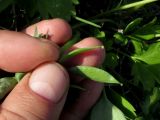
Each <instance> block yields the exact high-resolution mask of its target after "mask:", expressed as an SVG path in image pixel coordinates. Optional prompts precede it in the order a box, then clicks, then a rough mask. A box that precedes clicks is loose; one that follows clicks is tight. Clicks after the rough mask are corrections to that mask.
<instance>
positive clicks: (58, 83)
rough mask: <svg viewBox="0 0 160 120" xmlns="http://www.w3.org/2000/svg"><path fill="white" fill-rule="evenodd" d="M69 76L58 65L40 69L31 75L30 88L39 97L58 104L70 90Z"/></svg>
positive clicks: (50, 64)
mask: <svg viewBox="0 0 160 120" xmlns="http://www.w3.org/2000/svg"><path fill="white" fill-rule="evenodd" d="M68 84H69V82H68V76H67V74H66V73H65V71H64V69H63V68H62V67H61V66H60V65H59V64H57V63H48V64H45V65H42V66H40V67H38V68H37V69H36V70H35V71H34V72H33V73H32V75H31V77H30V81H29V87H30V88H31V90H32V91H33V92H35V93H36V94H38V95H39V96H41V97H43V98H45V99H48V100H50V101H52V102H54V103H57V102H58V101H59V100H60V99H61V98H62V97H63V95H64V93H65V92H66V90H67V88H68V86H69V85H68Z"/></svg>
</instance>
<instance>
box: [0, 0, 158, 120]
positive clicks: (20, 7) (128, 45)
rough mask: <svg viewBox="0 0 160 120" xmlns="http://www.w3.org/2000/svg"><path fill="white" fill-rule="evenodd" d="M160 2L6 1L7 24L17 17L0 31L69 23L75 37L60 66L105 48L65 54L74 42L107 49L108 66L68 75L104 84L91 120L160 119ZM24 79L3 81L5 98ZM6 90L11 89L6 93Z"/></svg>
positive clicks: (2, 7) (1, 5) (2, 8)
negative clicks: (90, 41)
mask: <svg viewBox="0 0 160 120" xmlns="http://www.w3.org/2000/svg"><path fill="white" fill-rule="evenodd" d="M157 3H158V2H157V0H119V1H113V0H107V1H106V0H102V1H101V2H99V1H98V0H87V1H86V0H81V1H78V0H45V1H44V0H23V1H21V0H1V1H0V17H3V19H8V17H7V16H8V13H10V15H11V16H12V17H11V18H10V19H8V21H3V20H2V21H0V26H1V28H3V29H4V27H5V28H6V29H14V30H17V29H19V28H23V27H24V26H26V25H29V24H32V23H34V22H37V21H40V20H41V19H49V18H55V17H60V18H63V19H66V20H68V21H69V22H70V24H71V25H72V29H73V37H72V39H71V40H69V41H68V42H67V43H66V44H65V45H64V46H62V47H61V59H60V60H59V61H60V62H61V63H63V62H64V61H66V60H67V59H70V58H71V57H73V56H75V55H77V54H81V53H82V52H86V51H89V50H92V49H98V48H99V47H101V46H97V47H95V48H81V49H77V50H74V51H71V52H69V53H68V54H64V51H65V50H67V49H69V48H70V47H71V46H72V45H73V44H74V43H76V42H78V41H79V40H80V39H82V38H84V37H88V36H94V37H96V38H98V39H99V40H101V42H103V44H104V48H105V50H106V58H105V61H104V63H103V65H102V66H101V67H100V68H94V67H89V66H74V67H73V68H71V69H70V70H69V72H73V73H74V74H76V75H81V76H83V77H86V78H89V79H91V80H94V81H97V82H102V83H104V84H105V88H104V91H103V93H102V95H101V97H100V99H99V100H98V101H97V103H96V104H95V106H94V107H93V109H91V111H90V113H89V114H88V116H87V118H86V119H87V120H155V119H159V116H160V114H159V110H160V74H159V73H160V18H159V16H160V13H159V11H160V6H159V5H158V4H157ZM6 14H7V15H6ZM20 20H21V21H23V23H21V24H20V23H19V21H20ZM4 23H5V24H4ZM36 34H37V36H38V37H39V34H38V32H37V33H36ZM0 73H1V72H0ZM21 75H23V74H22V73H17V74H16V75H15V77H9V78H7V79H9V80H10V81H12V80H13V79H14V80H13V81H14V82H13V81H12V82H13V84H8V83H5V82H6V81H5V80H4V79H6V78H1V79H0V97H1V90H5V91H7V92H9V91H10V90H11V89H12V88H13V87H14V85H15V84H17V81H15V80H20V78H21ZM0 77H1V74H0ZM4 81H5V82H4ZM117 83H118V84H117ZM122 84H123V86H121V85H122ZM3 85H4V86H6V85H8V86H9V85H10V86H11V87H9V89H7V90H6V88H3ZM71 86H72V87H73V88H74V89H79V90H84V89H83V88H81V87H80V86H77V85H71ZM7 92H6V93H7ZM2 93H4V92H3V91H2ZM6 93H5V94H6ZM3 96H4V95H3ZM3 96H2V97H3Z"/></svg>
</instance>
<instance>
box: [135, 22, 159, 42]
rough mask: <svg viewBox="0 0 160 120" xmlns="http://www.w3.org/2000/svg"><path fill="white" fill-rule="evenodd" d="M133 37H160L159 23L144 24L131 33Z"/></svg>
mask: <svg viewBox="0 0 160 120" xmlns="http://www.w3.org/2000/svg"><path fill="white" fill-rule="evenodd" d="M133 35H134V36H135V37H138V38H141V39H144V40H151V39H153V38H159V37H160V25H153V26H145V27H142V28H140V29H138V30H137V31H135V33H134V34H133Z"/></svg>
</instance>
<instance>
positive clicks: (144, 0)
mask: <svg viewBox="0 0 160 120" xmlns="http://www.w3.org/2000/svg"><path fill="white" fill-rule="evenodd" d="M156 1H157V0H141V1H138V2H133V3H130V4H127V5H123V6H121V7H119V8H116V10H125V9H129V8H134V7H135V8H137V7H141V6H143V5H146V4H149V3H152V2H156Z"/></svg>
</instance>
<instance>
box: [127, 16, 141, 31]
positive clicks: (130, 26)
mask: <svg viewBox="0 0 160 120" xmlns="http://www.w3.org/2000/svg"><path fill="white" fill-rule="evenodd" d="M142 20H143V18H136V19H135V20H133V21H132V22H130V23H129V24H128V25H127V27H126V28H125V29H124V34H126V33H128V32H130V31H132V30H134V29H135V28H136V27H137V26H138V25H139V24H140V23H141V21H142Z"/></svg>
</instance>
